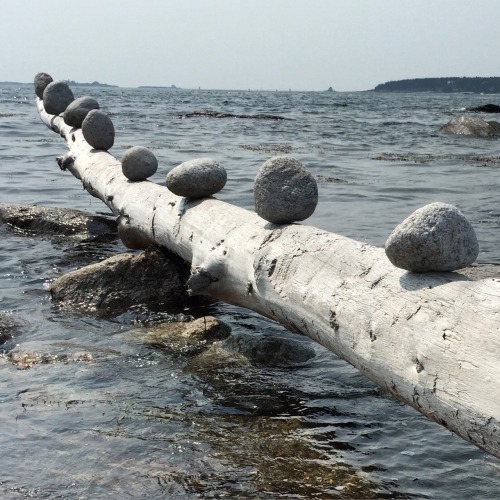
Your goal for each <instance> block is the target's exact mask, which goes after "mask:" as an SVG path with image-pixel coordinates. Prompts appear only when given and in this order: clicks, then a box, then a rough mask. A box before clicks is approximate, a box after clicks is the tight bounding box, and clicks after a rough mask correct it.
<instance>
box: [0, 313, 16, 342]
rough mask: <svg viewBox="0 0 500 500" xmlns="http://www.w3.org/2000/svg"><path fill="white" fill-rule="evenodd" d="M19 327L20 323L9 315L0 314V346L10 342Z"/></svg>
mask: <svg viewBox="0 0 500 500" xmlns="http://www.w3.org/2000/svg"><path fill="white" fill-rule="evenodd" d="M19 327H20V321H18V320H17V319H15V318H14V317H13V316H12V315H11V314H7V313H4V312H0V346H1V345H3V344H5V343H6V342H8V341H9V340H12V339H13V338H14V337H15V335H16V333H17V332H18V330H19Z"/></svg>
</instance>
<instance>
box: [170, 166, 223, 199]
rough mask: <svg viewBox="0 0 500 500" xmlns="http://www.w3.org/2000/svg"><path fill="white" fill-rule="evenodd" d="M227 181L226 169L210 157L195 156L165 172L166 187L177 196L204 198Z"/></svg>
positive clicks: (218, 189) (219, 188)
mask: <svg viewBox="0 0 500 500" xmlns="http://www.w3.org/2000/svg"><path fill="white" fill-rule="evenodd" d="M226 181H227V174H226V170H225V169H224V168H223V167H221V166H220V165H219V162H218V161H217V160H213V159H212V158H196V159H194V160H189V161H185V162H184V163H181V164H180V165H178V166H177V167H174V168H173V169H172V170H171V171H170V172H169V173H168V174H167V187H168V189H170V191H172V193H174V194H176V195H177V196H184V197H186V198H192V199H194V198H205V197H206V196H211V195H213V194H215V193H218V192H219V191H220V190H221V189H222V188H223V187H224V186H225V185H226Z"/></svg>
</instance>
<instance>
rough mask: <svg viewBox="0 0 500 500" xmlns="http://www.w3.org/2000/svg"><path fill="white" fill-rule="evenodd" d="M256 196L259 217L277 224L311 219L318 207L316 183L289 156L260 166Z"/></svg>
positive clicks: (256, 182) (254, 192)
mask: <svg viewBox="0 0 500 500" xmlns="http://www.w3.org/2000/svg"><path fill="white" fill-rule="evenodd" d="M253 194H254V202H255V211H256V212H257V214H258V215H259V216H260V217H262V218H263V219H265V220H267V221H269V222H273V223H274V224H288V223H290V222H295V221H301V220H304V219H307V218H308V217H310V216H311V215H312V214H313V213H314V210H315V209H316V205H317V204H318V185H317V184H316V180H315V179H314V177H313V176H312V175H311V173H310V172H308V171H307V170H306V168H305V167H304V166H303V165H302V163H300V162H299V161H298V160H296V159H294V158H291V157H289V156H275V157H273V158H271V159H269V160H267V161H266V162H265V163H264V164H263V165H262V166H261V167H260V169H259V171H258V173H257V177H256V178H255V184H254V189H253Z"/></svg>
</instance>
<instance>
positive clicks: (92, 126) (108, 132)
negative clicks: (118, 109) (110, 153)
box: [82, 109, 115, 151]
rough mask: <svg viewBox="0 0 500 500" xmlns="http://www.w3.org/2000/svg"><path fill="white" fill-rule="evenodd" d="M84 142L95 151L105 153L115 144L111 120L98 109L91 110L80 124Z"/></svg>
mask: <svg viewBox="0 0 500 500" xmlns="http://www.w3.org/2000/svg"><path fill="white" fill-rule="evenodd" d="M82 133H83V137H84V138H85V140H86V141H87V142H88V143H89V144H90V145H91V146H92V147H93V148H95V149H103V150H105V151H107V150H108V149H110V148H112V147H113V144H114V143H115V127H114V126H113V122H112V121H111V118H110V117H109V116H108V115H107V114H106V113H104V112H103V111H101V110H100V109H92V110H91V111H89V112H88V113H87V116H86V117H85V120H83V123H82Z"/></svg>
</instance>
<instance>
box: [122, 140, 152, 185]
mask: <svg viewBox="0 0 500 500" xmlns="http://www.w3.org/2000/svg"><path fill="white" fill-rule="evenodd" d="M157 170H158V160H157V159H156V156H155V155H154V154H153V153H152V152H151V151H150V150H149V149H147V148H144V147H142V146H134V147H132V148H129V149H127V151H125V153H123V156H122V172H123V175H124V176H125V177H126V178H127V179H128V180H130V181H143V180H145V179H147V178H148V177H151V176H152V175H154V174H155V173H156V171H157Z"/></svg>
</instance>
